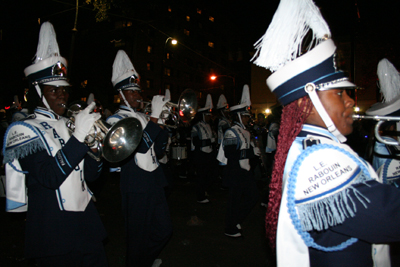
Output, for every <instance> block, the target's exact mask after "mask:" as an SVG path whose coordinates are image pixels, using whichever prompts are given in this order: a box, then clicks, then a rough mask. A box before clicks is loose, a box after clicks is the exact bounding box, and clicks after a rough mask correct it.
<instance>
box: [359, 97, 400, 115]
mask: <svg viewBox="0 0 400 267" xmlns="http://www.w3.org/2000/svg"><path fill="white" fill-rule="evenodd" d="M399 110H400V98H399V99H394V100H392V101H390V102H384V103H382V102H379V103H375V104H373V105H372V107H371V108H369V109H368V110H367V111H366V112H365V113H366V114H367V115H371V116H374V115H380V116H388V115H394V114H393V113H395V112H397V111H399Z"/></svg>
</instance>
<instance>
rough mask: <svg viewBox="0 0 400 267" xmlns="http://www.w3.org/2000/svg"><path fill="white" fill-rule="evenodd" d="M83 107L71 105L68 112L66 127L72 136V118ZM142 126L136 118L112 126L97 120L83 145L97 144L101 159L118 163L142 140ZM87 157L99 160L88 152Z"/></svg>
mask: <svg viewBox="0 0 400 267" xmlns="http://www.w3.org/2000/svg"><path fill="white" fill-rule="evenodd" d="M81 110H83V107H82V106H81V105H80V104H75V105H72V106H71V107H70V108H69V109H68V111H67V116H68V117H69V119H68V121H67V122H66V126H67V128H68V129H69V131H70V133H71V134H72V133H73V132H74V130H75V124H74V121H75V119H74V116H75V115H76V114H78V113H79V112H80V111H81ZM142 133H143V129H142V124H141V123H140V121H139V120H138V119H136V118H132V117H128V118H124V119H121V120H119V121H118V122H117V123H116V124H114V125H113V126H111V125H109V124H108V123H107V122H105V121H103V120H102V119H99V120H97V121H95V123H94V124H93V127H92V130H91V131H90V132H89V134H88V135H87V136H86V138H85V144H86V145H88V146H93V145H94V144H95V143H96V142H97V149H98V150H99V153H100V155H101V156H102V157H104V158H105V159H106V160H107V161H109V162H119V161H122V160H124V159H126V158H127V157H129V156H130V155H131V154H132V153H133V151H134V150H135V149H136V148H137V146H138V145H139V143H140V140H141V139H142ZM88 153H89V155H90V156H91V157H93V158H94V159H95V160H97V161H100V158H99V157H97V156H95V155H94V154H93V153H91V151H90V150H89V152H88Z"/></svg>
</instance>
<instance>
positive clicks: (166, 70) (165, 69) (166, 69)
mask: <svg viewBox="0 0 400 267" xmlns="http://www.w3.org/2000/svg"><path fill="white" fill-rule="evenodd" d="M164 75H165V76H171V69H170V68H164Z"/></svg>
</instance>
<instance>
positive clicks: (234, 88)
mask: <svg viewBox="0 0 400 267" xmlns="http://www.w3.org/2000/svg"><path fill="white" fill-rule="evenodd" d="M218 77H228V78H231V79H232V82H233V103H236V102H235V98H236V82H235V77H233V76H230V75H225V74H222V75H216V74H212V75H211V76H210V80H211V81H215V80H217V78H218Z"/></svg>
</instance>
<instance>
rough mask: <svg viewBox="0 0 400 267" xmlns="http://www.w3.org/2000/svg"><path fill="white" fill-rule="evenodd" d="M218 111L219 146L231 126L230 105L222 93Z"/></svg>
mask: <svg viewBox="0 0 400 267" xmlns="http://www.w3.org/2000/svg"><path fill="white" fill-rule="evenodd" d="M217 112H218V118H219V120H218V147H219V145H220V144H221V142H222V139H223V138H224V133H225V131H226V130H227V129H229V128H230V127H231V121H230V119H229V105H228V101H226V97H225V96H224V95H220V96H219V99H218V103H217Z"/></svg>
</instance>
